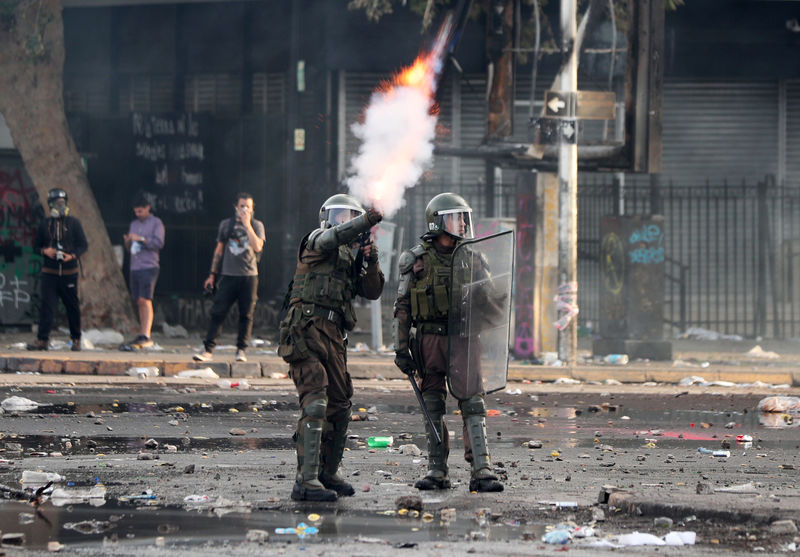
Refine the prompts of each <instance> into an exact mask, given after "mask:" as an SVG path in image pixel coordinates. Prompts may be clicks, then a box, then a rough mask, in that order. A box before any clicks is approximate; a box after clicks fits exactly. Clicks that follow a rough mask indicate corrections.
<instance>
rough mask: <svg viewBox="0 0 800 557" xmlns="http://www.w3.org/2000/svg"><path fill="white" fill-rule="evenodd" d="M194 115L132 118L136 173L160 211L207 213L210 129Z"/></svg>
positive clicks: (145, 193)
mask: <svg viewBox="0 0 800 557" xmlns="http://www.w3.org/2000/svg"><path fill="white" fill-rule="evenodd" d="M204 124H205V122H204V121H202V120H201V117H200V116H198V115H196V114H192V113H182V114H143V113H141V112H134V113H133V114H132V115H131V132H132V133H133V150H134V152H133V158H134V161H135V163H136V164H135V166H136V168H137V170H136V173H137V174H138V175H139V176H140V177H141V178H142V183H143V184H146V186H145V188H144V189H145V191H144V196H145V197H146V198H147V200H148V202H149V203H150V205H152V207H153V209H155V210H156V211H163V212H171V213H191V212H196V211H200V210H202V209H203V185H204V181H205V178H204V176H205V172H204V167H205V161H206V158H207V157H206V148H205V142H204V140H203V133H204V132H205V129H206V128H207V127H208V126H205V125H204Z"/></svg>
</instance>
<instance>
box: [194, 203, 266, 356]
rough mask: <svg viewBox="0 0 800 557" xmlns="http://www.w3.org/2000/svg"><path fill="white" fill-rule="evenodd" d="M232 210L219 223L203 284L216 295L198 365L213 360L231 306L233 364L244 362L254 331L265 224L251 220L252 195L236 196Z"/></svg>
mask: <svg viewBox="0 0 800 557" xmlns="http://www.w3.org/2000/svg"><path fill="white" fill-rule="evenodd" d="M233 207H234V210H235V213H236V214H235V216H234V217H231V218H229V219H225V220H223V221H222V222H221V223H219V229H218V231H217V245H216V248H215V249H214V257H213V259H212V261H211V273H210V274H209V275H208V278H207V279H206V280H205V283H203V287H204V288H205V289H206V290H207V291H213V289H214V288H215V287H216V293H215V294H214V304H213V305H212V306H211V322H210V323H209V325H208V333H207V334H206V338H205V340H203V346H204V348H205V349H204V350H203V352H200V353H198V354H195V355H194V359H195V360H196V361H198V362H207V361H209V360H211V359H212V358H213V352H214V347H215V346H216V338H217V337H218V336H219V333H220V331H221V330H222V322H223V321H224V320H225V317H226V316H227V315H228V311H229V310H230V308H231V306H232V305H233V303H234V302H237V303H238V305H239V333H238V336H237V338H236V348H237V350H236V361H237V362H246V361H247V356H246V355H245V350H246V349H247V342H248V340H250V332H251V331H252V330H253V310H254V309H255V307H256V299H257V296H256V291H257V290H258V260H259V258H260V255H261V252H262V250H263V249H264V242H265V240H266V236H265V235H264V224H263V223H262V222H261V221H259V220H257V219H254V218H253V196H252V195H250V194H249V193H238V194H236V203H235V204H234V206H233Z"/></svg>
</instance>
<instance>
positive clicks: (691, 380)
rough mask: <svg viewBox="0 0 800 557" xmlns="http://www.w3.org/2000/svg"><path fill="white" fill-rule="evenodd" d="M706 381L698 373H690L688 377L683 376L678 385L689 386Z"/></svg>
mask: <svg viewBox="0 0 800 557" xmlns="http://www.w3.org/2000/svg"><path fill="white" fill-rule="evenodd" d="M705 382H706V380H705V379H703V378H702V377H700V376H698V375H690V376H689V377H684V378H683V379H681V380H680V381H679V382H678V385H680V386H681V387H689V386H691V385H702V384H704V383H705Z"/></svg>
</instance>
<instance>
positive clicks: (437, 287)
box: [411, 242, 452, 324]
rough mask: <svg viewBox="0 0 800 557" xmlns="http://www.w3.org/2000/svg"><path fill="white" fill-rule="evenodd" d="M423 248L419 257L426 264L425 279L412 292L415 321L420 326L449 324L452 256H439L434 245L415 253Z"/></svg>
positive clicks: (418, 281) (425, 243)
mask: <svg viewBox="0 0 800 557" xmlns="http://www.w3.org/2000/svg"><path fill="white" fill-rule="evenodd" d="M420 248H422V250H424V251H422V254H421V255H418V257H421V258H422V261H423V262H424V264H425V275H424V276H423V277H422V278H419V279H417V282H416V284H415V285H414V286H413V287H412V288H411V318H412V320H413V321H414V323H417V324H420V323H425V322H438V323H447V315H448V312H449V309H450V267H451V265H452V254H449V253H448V254H439V253H438V252H437V251H436V248H434V247H433V244H431V243H430V242H424V243H422V244H420V245H419V246H417V248H415V249H413V250H412V253H415V254H416V253H417V252H418V250H420ZM420 251H421V250H420Z"/></svg>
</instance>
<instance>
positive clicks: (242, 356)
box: [236, 348, 247, 362]
mask: <svg viewBox="0 0 800 557" xmlns="http://www.w3.org/2000/svg"><path fill="white" fill-rule="evenodd" d="M236 361H237V362H246V361H247V356H245V353H244V350H242V349H241V348H240V349H239V350H237V351H236Z"/></svg>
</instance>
